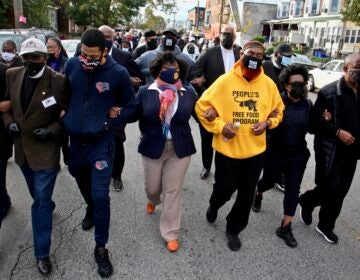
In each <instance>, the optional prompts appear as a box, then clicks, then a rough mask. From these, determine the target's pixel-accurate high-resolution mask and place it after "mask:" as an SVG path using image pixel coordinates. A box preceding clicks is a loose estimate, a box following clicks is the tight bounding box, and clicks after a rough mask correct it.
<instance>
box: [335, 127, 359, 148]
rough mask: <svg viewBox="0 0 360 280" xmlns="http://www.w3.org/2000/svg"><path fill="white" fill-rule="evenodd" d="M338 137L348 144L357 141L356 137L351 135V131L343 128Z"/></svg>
mask: <svg viewBox="0 0 360 280" xmlns="http://www.w3.org/2000/svg"><path fill="white" fill-rule="evenodd" d="M337 137H338V138H339V139H340V140H341V141H342V142H343V143H344V144H345V145H347V146H348V145H351V144H353V143H354V142H355V138H354V137H353V136H352V135H351V133H350V132H347V131H346V130H343V129H340V130H339V134H338V135H337Z"/></svg>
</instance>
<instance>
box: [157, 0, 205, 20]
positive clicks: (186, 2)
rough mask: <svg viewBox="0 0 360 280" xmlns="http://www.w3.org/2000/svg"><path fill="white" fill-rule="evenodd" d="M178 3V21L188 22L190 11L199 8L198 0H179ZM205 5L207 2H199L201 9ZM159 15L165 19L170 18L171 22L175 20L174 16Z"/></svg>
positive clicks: (176, 15)
mask: <svg viewBox="0 0 360 280" xmlns="http://www.w3.org/2000/svg"><path fill="white" fill-rule="evenodd" d="M176 2H177V10H176V14H175V19H176V20H186V18H187V12H188V10H190V9H192V8H194V7H195V6H197V1H196V0H177V1H176ZM205 4H206V0H199V6H200V7H205ZM159 15H161V16H163V17H164V18H165V19H168V18H170V19H171V20H173V18H174V15H173V14H171V15H165V14H164V13H159Z"/></svg>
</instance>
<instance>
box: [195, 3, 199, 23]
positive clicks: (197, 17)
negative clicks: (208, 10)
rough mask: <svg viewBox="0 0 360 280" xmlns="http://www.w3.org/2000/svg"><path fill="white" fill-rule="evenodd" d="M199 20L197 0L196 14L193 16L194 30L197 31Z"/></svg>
mask: <svg viewBox="0 0 360 280" xmlns="http://www.w3.org/2000/svg"><path fill="white" fill-rule="evenodd" d="M199 19H200V11H199V0H198V2H197V8H196V14H195V28H196V30H199Z"/></svg>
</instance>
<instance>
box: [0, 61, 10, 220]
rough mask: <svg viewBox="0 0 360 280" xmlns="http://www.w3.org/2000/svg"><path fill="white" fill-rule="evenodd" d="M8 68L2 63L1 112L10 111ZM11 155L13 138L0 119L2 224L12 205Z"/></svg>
mask: <svg viewBox="0 0 360 280" xmlns="http://www.w3.org/2000/svg"><path fill="white" fill-rule="evenodd" d="M7 69H8V66H7V65H5V64H3V63H0V114H3V113H5V112H8V111H9V109H10V102H9V101H4V98H5V92H6V83H5V77H6V76H5V75H6V70H7ZM10 156H11V139H10V137H9V134H8V133H7V131H6V128H5V126H4V122H3V120H2V119H0V226H1V222H2V220H3V219H4V218H5V216H6V215H7V213H8V211H9V209H10V207H11V200H10V197H9V195H8V192H7V190H6V165H7V161H8V159H9V157H10Z"/></svg>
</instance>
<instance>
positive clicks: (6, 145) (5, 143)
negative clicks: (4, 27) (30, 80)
mask: <svg viewBox="0 0 360 280" xmlns="http://www.w3.org/2000/svg"><path fill="white" fill-rule="evenodd" d="M7 69H8V66H7V65H5V64H3V63H0V102H1V101H4V97H5V93H6V82H5V81H6V70H7ZM1 115H2V112H0V158H1V159H8V158H9V157H10V156H11V153H12V141H11V138H10V136H9V134H8V133H7V130H6V127H5V125H4V121H3V119H2V118H1Z"/></svg>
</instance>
